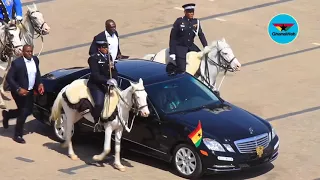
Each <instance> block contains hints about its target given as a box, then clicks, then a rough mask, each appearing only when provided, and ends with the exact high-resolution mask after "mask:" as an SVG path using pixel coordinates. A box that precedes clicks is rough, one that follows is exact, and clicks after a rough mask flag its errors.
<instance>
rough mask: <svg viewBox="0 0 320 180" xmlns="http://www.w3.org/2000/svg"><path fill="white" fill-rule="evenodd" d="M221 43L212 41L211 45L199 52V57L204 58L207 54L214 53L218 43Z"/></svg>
mask: <svg viewBox="0 0 320 180" xmlns="http://www.w3.org/2000/svg"><path fill="white" fill-rule="evenodd" d="M218 42H219V40H217V41H212V42H211V44H210V45H208V46H206V47H204V49H203V51H200V52H199V56H200V57H201V58H202V57H203V56H205V55H206V54H208V53H209V52H210V51H212V49H213V48H216V47H217V43H218Z"/></svg>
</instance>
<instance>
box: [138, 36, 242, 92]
mask: <svg viewBox="0 0 320 180" xmlns="http://www.w3.org/2000/svg"><path fill="white" fill-rule="evenodd" d="M142 59H146V60H151V61H155V62H159V63H163V64H167V65H170V64H173V65H176V62H175V61H173V60H172V59H171V58H170V57H169V48H166V49H162V50H161V51H160V52H158V53H157V54H147V55H145V56H144V57H143V58H142ZM186 61H187V66H186V72H188V73H189V74H191V75H193V76H195V77H197V78H198V79H199V80H200V81H202V82H203V83H204V84H205V85H207V86H208V87H209V88H210V89H212V90H213V91H216V92H217V93H218V91H219V89H220V86H219V88H217V87H216V79H217V76H218V74H219V72H220V71H221V70H224V71H225V73H226V72H227V71H232V72H234V71H236V70H240V67H241V64H240V62H239V61H238V59H237V58H236V57H235V55H234V54H233V51H232V49H231V47H230V46H229V44H228V43H227V42H226V40H225V39H224V38H222V39H221V40H217V41H213V42H212V43H211V45H208V46H206V47H205V48H204V50H203V51H200V52H195V51H191V52H188V53H187V55H186ZM199 70H200V72H199ZM222 80H223V79H222ZM221 83H222V81H221ZM221 83H220V85H221Z"/></svg>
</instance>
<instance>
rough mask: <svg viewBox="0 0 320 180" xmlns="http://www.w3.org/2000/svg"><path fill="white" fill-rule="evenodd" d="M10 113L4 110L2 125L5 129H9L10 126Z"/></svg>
mask: <svg viewBox="0 0 320 180" xmlns="http://www.w3.org/2000/svg"><path fill="white" fill-rule="evenodd" d="M7 113H8V111H6V110H3V111H2V118H3V119H2V124H3V128H5V129H8V127H9V124H8V121H9V119H8V114H7Z"/></svg>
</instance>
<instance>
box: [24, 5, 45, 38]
mask: <svg viewBox="0 0 320 180" xmlns="http://www.w3.org/2000/svg"><path fill="white" fill-rule="evenodd" d="M36 12H40V11H38V10H37V11H32V12H30V11H28V13H27V16H28V18H29V19H30V21H31V25H32V27H33V29H34V30H35V32H37V33H38V37H39V36H42V35H43V32H44V30H43V26H44V24H46V22H45V21H44V22H43V23H42V24H41V25H40V26H35V24H37V23H36V21H35V20H34V18H33V16H32V14H33V13H36ZM38 37H36V38H38Z"/></svg>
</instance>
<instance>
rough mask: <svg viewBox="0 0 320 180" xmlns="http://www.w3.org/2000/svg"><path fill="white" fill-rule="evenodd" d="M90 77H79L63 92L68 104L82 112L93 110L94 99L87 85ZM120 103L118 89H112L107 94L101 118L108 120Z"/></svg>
mask: <svg viewBox="0 0 320 180" xmlns="http://www.w3.org/2000/svg"><path fill="white" fill-rule="evenodd" d="M88 81H89V80H88V79H78V80H75V81H73V82H72V83H70V84H69V85H68V87H67V88H66V90H65V92H64V93H63V94H62V96H63V98H64V100H66V102H67V104H68V106H69V107H70V108H72V109H76V110H77V111H78V112H80V113H82V114H86V113H88V112H91V111H92V109H93V107H94V101H93V98H92V96H91V93H90V90H89V88H88V87H87V83H88ZM118 103H119V96H118V94H117V92H116V90H110V93H109V94H108V93H107V94H106V95H105V100H104V107H103V110H102V112H101V119H102V120H108V118H110V117H111V116H112V115H113V113H114V112H115V110H116V108H117V105H118Z"/></svg>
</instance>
